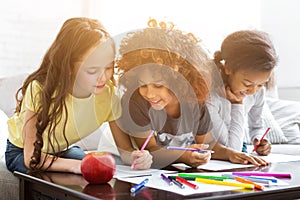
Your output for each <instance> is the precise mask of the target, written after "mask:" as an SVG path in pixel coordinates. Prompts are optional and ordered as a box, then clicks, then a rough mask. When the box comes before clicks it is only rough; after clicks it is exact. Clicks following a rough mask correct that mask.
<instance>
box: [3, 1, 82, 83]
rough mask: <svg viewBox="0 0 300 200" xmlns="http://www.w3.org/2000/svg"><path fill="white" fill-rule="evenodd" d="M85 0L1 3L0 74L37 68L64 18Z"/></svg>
mask: <svg viewBox="0 0 300 200" xmlns="http://www.w3.org/2000/svg"><path fill="white" fill-rule="evenodd" d="M82 1H83V0H63V1H61V0H51V1H39V0H26V1H23V0H9V1H3V2H1V7H0V24H1V28H0V30H1V31H0V77H3V76H9V75H13V74H19V73H22V72H31V71H33V70H34V69H37V68H38V66H39V64H40V62H41V60H42V57H43V55H44V53H45V52H46V50H47V48H48V47H49V46H50V44H51V43H52V41H53V40H54V38H55V36H56V34H57V32H58V30H59V28H60V27H61V25H62V23H63V22H64V21H65V19H67V18H69V17H71V16H78V15H82V14H83V13H84V7H83V6H82Z"/></svg>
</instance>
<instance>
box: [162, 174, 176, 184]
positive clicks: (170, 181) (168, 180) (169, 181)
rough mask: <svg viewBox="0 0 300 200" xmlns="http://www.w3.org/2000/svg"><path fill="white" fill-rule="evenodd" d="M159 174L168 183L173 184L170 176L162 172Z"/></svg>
mask: <svg viewBox="0 0 300 200" xmlns="http://www.w3.org/2000/svg"><path fill="white" fill-rule="evenodd" d="M160 176H161V177H162V179H164V180H165V181H166V182H167V183H168V184H169V185H173V182H172V180H171V179H170V178H168V177H167V176H166V175H164V174H160Z"/></svg>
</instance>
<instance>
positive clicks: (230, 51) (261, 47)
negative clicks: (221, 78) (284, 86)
mask: <svg viewBox="0 0 300 200" xmlns="http://www.w3.org/2000/svg"><path fill="white" fill-rule="evenodd" d="M277 60H278V58H277V55H276V51H275V49H274V46H273V44H272V42H271V40H270V37H269V35H268V34H267V33H265V32H262V31H257V30H241V31H236V32H234V33H231V34H230V35H228V36H227V37H226V38H225V39H224V41H223V43H222V45H221V50H220V51H216V52H215V54H214V62H215V63H216V65H217V66H218V67H219V68H221V69H222V68H223V64H226V65H227V66H229V67H230V68H231V69H232V70H233V71H237V70H255V71H271V70H272V69H273V68H274V67H275V66H276V64H277ZM273 78H274V77H273ZM273 78H271V80H269V83H268V84H269V85H270V84H272V83H273V81H274V79H273Z"/></svg>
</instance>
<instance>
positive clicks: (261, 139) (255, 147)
mask: <svg viewBox="0 0 300 200" xmlns="http://www.w3.org/2000/svg"><path fill="white" fill-rule="evenodd" d="M270 129H271V128H268V129H267V130H266V132H265V133H264V135H263V136H262V137H261V138H260V140H259V144H260V143H261V142H262V141H263V139H264V137H265V136H266V135H267V133H268V132H269V131H270ZM258 146H259V145H255V146H254V148H253V150H252V152H254V151H256V149H257V147H258Z"/></svg>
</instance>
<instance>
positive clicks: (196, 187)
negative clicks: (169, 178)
mask: <svg viewBox="0 0 300 200" xmlns="http://www.w3.org/2000/svg"><path fill="white" fill-rule="evenodd" d="M176 181H179V182H181V183H183V184H185V185H187V186H189V187H191V188H193V189H195V190H196V189H198V185H196V184H194V183H191V182H189V181H187V180H185V179H184V178H180V177H179V176H177V177H176Z"/></svg>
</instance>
